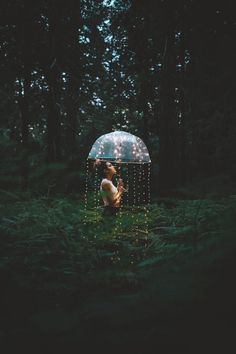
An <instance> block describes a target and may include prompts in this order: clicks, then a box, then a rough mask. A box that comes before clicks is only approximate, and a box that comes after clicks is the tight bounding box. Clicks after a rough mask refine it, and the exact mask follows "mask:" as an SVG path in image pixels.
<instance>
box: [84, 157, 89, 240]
mask: <svg viewBox="0 0 236 354" xmlns="http://www.w3.org/2000/svg"><path fill="white" fill-rule="evenodd" d="M88 177H89V160H88V159H87V161H86V179H85V192H84V226H85V225H86V224H87V209H88ZM82 237H83V238H86V236H85V234H84V235H83V236H82Z"/></svg>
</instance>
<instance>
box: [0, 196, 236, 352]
mask: <svg viewBox="0 0 236 354" xmlns="http://www.w3.org/2000/svg"><path fill="white" fill-rule="evenodd" d="M0 195H1V206H0V212H1V224H0V233H1V237H0V280H1V292H0V310H1V317H0V343H1V346H2V348H3V346H4V351H1V352H2V353H4V354H5V353H7V352H14V348H18V349H19V348H20V347H22V348H24V350H25V351H29V352H32V353H45V348H47V349H48V350H50V351H51V353H54V352H55V353H56V352H58V351H60V350H61V352H64V353H65V352H68V353H72V352H77V353H87V352H93V348H94V347H95V348H97V349H96V351H97V352H99V350H98V348H100V349H103V353H108V352H109V353H120V352H121V351H122V352H123V353H130V354H132V353H157V352H160V353H172V354H176V353H199V351H201V353H205V352H206V353H213V352H215V351H216V350H220V351H222V352H223V351H224V352H227V351H228V350H227V348H231V346H232V344H234V337H235V327H236V326H235V318H236V317H235V315H236V311H235V298H236V290H235V287H234V285H235V255H236V237H235V236H236V233H235V231H236V219H235V215H236V213H235V212H236V195H232V194H229V195H224V196H212V197H210V196H208V197H201V198H200V199H199V198H196V197H192V198H191V199H190V198H187V199H186V198H185V199H180V198H178V199H177V198H160V199H157V200H156V201H154V202H153V203H152V204H151V205H149V206H148V207H145V206H140V207H132V208H128V207H126V208H124V209H123V211H122V213H121V214H119V215H118V216H116V217H108V218H104V217H103V216H102V213H101V210H100V209H101V208H98V209H97V210H95V209H94V208H89V209H88V210H84V208H83V207H82V202H81V200H80V196H79V195H73V196H63V197H62V196H61V197H56V196H55V197H48V196H46V197H45V196H38V197H32V195H30V193H24V194H23V193H19V192H15V193H13V192H9V191H4V190H1V191H0ZM91 198H93V197H92V196H91ZM75 349H76V351H75Z"/></svg>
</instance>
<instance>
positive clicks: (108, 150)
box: [88, 131, 151, 164]
mask: <svg viewBox="0 0 236 354" xmlns="http://www.w3.org/2000/svg"><path fill="white" fill-rule="evenodd" d="M88 159H100V160H104V161H112V162H117V163H126V164H129V163H133V164H146V163H151V159H150V156H149V152H148V149H147V147H146V145H145V144H144V142H143V141H142V139H140V138H139V137H137V136H135V135H133V134H130V133H127V132H124V131H115V132H112V133H108V134H105V135H102V136H100V137H99V138H98V139H97V140H96V141H95V143H94V144H93V146H92V149H91V150H90V153H89V155H88Z"/></svg>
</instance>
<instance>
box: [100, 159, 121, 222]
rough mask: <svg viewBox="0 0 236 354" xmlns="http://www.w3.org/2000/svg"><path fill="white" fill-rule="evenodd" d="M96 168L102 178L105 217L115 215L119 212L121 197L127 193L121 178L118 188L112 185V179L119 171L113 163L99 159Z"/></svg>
mask: <svg viewBox="0 0 236 354" xmlns="http://www.w3.org/2000/svg"><path fill="white" fill-rule="evenodd" d="M95 166H96V167H97V168H98V173H99V175H100V176H101V177H102V181H101V185H100V192H101V196H102V199H103V203H104V215H115V214H116V213H117V212H118V211H119V208H120V203H121V197H122V194H123V193H124V191H125V188H124V185H123V181H122V179H121V178H119V179H118V182H117V187H116V186H115V185H114V184H113V183H112V178H113V176H114V175H116V174H117V171H116V168H115V166H113V165H112V163H111V162H107V161H101V160H99V159H97V160H96V161H95Z"/></svg>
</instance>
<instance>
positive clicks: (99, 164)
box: [93, 159, 107, 178]
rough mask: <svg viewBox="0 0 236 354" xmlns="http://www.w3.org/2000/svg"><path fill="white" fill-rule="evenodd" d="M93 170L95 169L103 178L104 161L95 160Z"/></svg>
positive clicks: (105, 166)
mask: <svg viewBox="0 0 236 354" xmlns="http://www.w3.org/2000/svg"><path fill="white" fill-rule="evenodd" d="M93 167H94V169H97V171H98V175H99V176H100V177H101V178H102V177H105V171H106V169H107V164H106V161H101V160H99V159H96V160H95V162H94V164H93Z"/></svg>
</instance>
